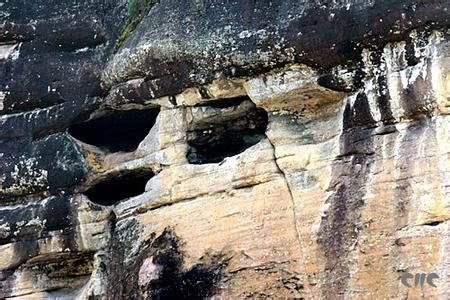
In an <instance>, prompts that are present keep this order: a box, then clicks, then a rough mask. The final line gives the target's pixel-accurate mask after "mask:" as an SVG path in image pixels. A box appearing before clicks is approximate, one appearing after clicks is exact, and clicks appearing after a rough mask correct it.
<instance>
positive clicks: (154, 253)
mask: <svg viewBox="0 0 450 300" xmlns="http://www.w3.org/2000/svg"><path fill="white" fill-rule="evenodd" d="M136 225H137V224H133V225H132V227H135V226H136ZM135 228H136V227H135ZM129 229H131V228H129ZM115 244H116V245H113V264H112V268H113V269H112V270H111V273H112V274H111V275H113V276H111V277H110V293H111V295H110V296H111V298H112V299H120V298H121V297H123V296H125V297H127V298H128V299H205V298H207V297H211V296H213V295H215V294H217V293H218V292H219V282H220V280H221V279H222V278H223V277H224V269H225V267H226V266H227V264H228V261H229V256H227V255H226V254H224V253H209V252H207V253H205V254H204V255H203V256H202V257H201V258H200V260H199V262H198V263H196V264H194V265H193V266H191V267H190V268H185V254H184V253H183V251H182V247H183V242H182V241H181V239H180V238H179V237H178V236H177V235H176V234H175V232H174V230H173V229H171V228H166V229H165V230H164V231H163V233H162V234H161V235H160V236H158V237H154V238H153V239H151V241H150V242H149V243H147V244H146V245H145V246H144V247H143V248H142V250H141V251H140V253H139V254H138V255H137V257H136V258H135V259H132V260H130V261H132V262H133V263H132V265H128V266H127V265H126V264H125V263H124V258H125V255H124V254H125V252H127V249H125V248H126V247H124V246H125V244H126V243H123V242H122V243H121V242H118V239H117V240H116V243H115ZM118 260H119V261H118Z"/></svg>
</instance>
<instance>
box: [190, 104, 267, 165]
mask: <svg viewBox="0 0 450 300" xmlns="http://www.w3.org/2000/svg"><path fill="white" fill-rule="evenodd" d="M203 107H204V109H205V111H207V113H206V114H205V117H204V118H202V117H200V118H196V117H195V116H194V121H193V123H191V124H190V125H189V127H188V131H187V142H188V145H189V149H188V153H187V159H188V162H189V163H191V164H207V163H218V162H221V161H222V160H224V159H225V158H227V157H231V156H234V155H237V154H239V153H241V152H243V151H245V150H246V149H247V148H249V147H251V146H253V145H255V144H257V143H258V142H259V141H260V140H262V139H263V138H265V131H266V129H267V124H268V116H267V112H266V111H265V110H264V109H261V108H257V107H256V106H255V105H254V103H253V102H252V101H251V100H250V99H249V98H248V97H239V98H235V99H226V100H220V101H212V102H211V104H208V105H203ZM203 107H202V108H203ZM203 113H204V112H201V114H203Z"/></svg>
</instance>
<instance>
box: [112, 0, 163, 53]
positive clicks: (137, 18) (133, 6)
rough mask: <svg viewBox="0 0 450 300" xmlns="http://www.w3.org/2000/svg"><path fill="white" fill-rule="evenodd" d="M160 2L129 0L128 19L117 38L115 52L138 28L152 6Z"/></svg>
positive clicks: (156, 0)
mask: <svg viewBox="0 0 450 300" xmlns="http://www.w3.org/2000/svg"><path fill="white" fill-rule="evenodd" d="M158 2H159V0H128V2H127V7H126V9H127V14H128V21H127V23H126V25H125V26H124V27H123V29H122V33H121V34H120V36H119V38H118V39H117V42H116V47H115V49H114V52H117V51H118V50H119V49H120V48H121V47H122V46H123V44H124V43H125V41H126V40H127V39H128V37H129V36H130V35H131V33H133V31H134V30H135V29H136V27H137V25H138V24H139V23H140V22H141V21H142V19H143V18H144V17H145V16H146V15H147V14H148V12H149V11H150V9H151V8H152V6H153V5H154V4H156V3H158Z"/></svg>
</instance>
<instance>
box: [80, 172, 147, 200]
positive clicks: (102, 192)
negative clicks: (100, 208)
mask: <svg viewBox="0 0 450 300" xmlns="http://www.w3.org/2000/svg"><path fill="white" fill-rule="evenodd" d="M153 175H154V174H153V172H152V171H151V170H135V171H129V172H125V173H122V174H117V175H116V176H113V177H111V178H108V179H106V180H103V181H101V182H99V183H97V184H96V185H94V186H92V187H91V188H89V189H88V190H86V191H85V192H84V194H85V195H86V196H87V197H88V198H89V200H91V201H92V202H94V203H96V204H100V205H105V206H109V205H114V204H115V203H117V202H119V201H120V200H124V199H127V198H130V197H134V196H138V195H140V194H142V193H144V192H145V185H146V184H147V182H148V181H149V180H150V178H152V177H153Z"/></svg>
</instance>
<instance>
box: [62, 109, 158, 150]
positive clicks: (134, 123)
mask: <svg viewBox="0 0 450 300" xmlns="http://www.w3.org/2000/svg"><path fill="white" fill-rule="evenodd" d="M159 110H160V109H159V108H152V109H132V110H124V111H113V112H109V113H108V114H107V115H105V116H102V117H99V118H96V119H93V120H89V121H86V122H83V123H79V124H75V125H73V126H71V127H70V128H69V130H68V132H69V134H70V135H71V136H73V137H74V138H76V139H77V140H80V141H81V142H83V143H86V144H90V145H93V146H96V147H99V148H101V149H103V150H105V151H106V152H131V151H134V150H136V148H137V147H138V146H139V143H140V142H141V141H142V140H143V139H144V138H145V137H146V136H147V134H148V133H149V132H150V129H151V128H152V127H153V125H154V124H155V122H156V118H157V116H158V113H159Z"/></svg>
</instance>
